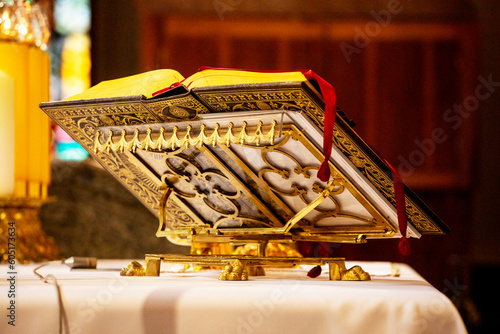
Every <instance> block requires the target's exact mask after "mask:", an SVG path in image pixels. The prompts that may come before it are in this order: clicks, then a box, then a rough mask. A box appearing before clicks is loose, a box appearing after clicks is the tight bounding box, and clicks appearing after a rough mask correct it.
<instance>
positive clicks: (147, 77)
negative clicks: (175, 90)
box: [66, 69, 184, 101]
mask: <svg viewBox="0 0 500 334" xmlns="http://www.w3.org/2000/svg"><path fill="white" fill-rule="evenodd" d="M183 79H184V77H183V76H182V75H181V74H180V73H179V72H177V71H174V70H166V69H165V70H155V71H150V72H146V73H141V74H137V75H132V76H129V77H125V78H120V79H115V80H108V81H102V82H100V83H99V84H97V85H95V86H93V87H92V88H90V89H87V90H86V91H84V92H82V93H80V94H76V95H74V96H72V97H70V98H67V99H66V101H68V100H81V99H98V98H106V97H120V96H132V95H144V96H145V97H147V98H149V97H151V96H152V95H153V93H154V92H157V91H159V90H160V89H163V88H165V87H169V86H170V85H172V84H173V83H176V82H180V81H182V80H183Z"/></svg>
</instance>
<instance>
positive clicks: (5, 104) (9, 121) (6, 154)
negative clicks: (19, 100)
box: [0, 70, 15, 197]
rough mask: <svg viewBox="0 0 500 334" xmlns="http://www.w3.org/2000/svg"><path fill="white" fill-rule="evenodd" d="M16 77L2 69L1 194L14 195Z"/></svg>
mask: <svg viewBox="0 0 500 334" xmlns="http://www.w3.org/2000/svg"><path fill="white" fill-rule="evenodd" d="M14 85H15V81H14V78H12V77H11V76H9V75H8V74H7V73H4V72H3V71H1V70H0V155H1V156H2V159H1V160H0V196H2V197H4V196H5V197H6V196H12V195H14V173H15V166H14V163H15V162H14V160H15V155H14V152H15V138H14V134H15V106H14V104H15V95H14Z"/></svg>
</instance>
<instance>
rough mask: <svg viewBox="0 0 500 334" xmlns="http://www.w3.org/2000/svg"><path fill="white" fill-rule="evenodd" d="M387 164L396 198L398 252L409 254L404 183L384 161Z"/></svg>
mask: <svg viewBox="0 0 500 334" xmlns="http://www.w3.org/2000/svg"><path fill="white" fill-rule="evenodd" d="M386 163H387V165H388V166H389V168H390V169H391V172H392V182H393V184H394V199H395V200H396V212H397V214H398V225H399V231H400V232H401V235H402V237H401V239H400V240H399V245H398V246H399V252H400V253H401V254H402V255H405V256H406V255H409V254H410V253H411V249H410V242H409V240H408V238H407V237H406V228H407V226H408V222H407V220H406V201H405V184H404V183H403V179H402V178H401V175H399V173H398V172H397V171H396V169H395V168H394V167H392V165H391V164H390V163H388V162H387V161H386Z"/></svg>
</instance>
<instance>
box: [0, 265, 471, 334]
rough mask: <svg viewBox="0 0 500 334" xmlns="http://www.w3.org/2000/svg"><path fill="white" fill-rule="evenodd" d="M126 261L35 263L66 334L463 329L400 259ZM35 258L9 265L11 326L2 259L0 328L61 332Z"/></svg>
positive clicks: (445, 302)
mask: <svg viewBox="0 0 500 334" xmlns="http://www.w3.org/2000/svg"><path fill="white" fill-rule="evenodd" d="M129 262H130V261H128V260H99V261H98V265H97V269H93V270H92V269H73V270H71V269H70V268H69V267H67V266H66V265H62V264H50V265H48V266H45V267H43V268H41V269H39V271H38V272H39V273H40V274H41V275H43V276H46V275H49V274H52V275H54V276H55V277H56V278H57V281H58V284H59V286H60V290H61V296H62V302H63V305H64V310H65V312H66V315H67V320H68V324H69V329H70V333H71V334H78V333H93V334H95V333H120V334H126V333H134V334H140V333H144V334H153V333H155V334H156V333H178V334H188V333H189V334H191V333H217V334H225V333H228V334H229V333H238V334H239V333H245V334H249V333H272V334H276V333H287V334H295V333H300V334H304V333H394V334H404V333H407V334H417V333H418V334H423V333H466V329H465V326H464V324H463V321H462V319H461V317H460V315H459V313H458V311H457V309H456V308H455V307H454V305H453V304H452V303H451V301H450V300H449V299H448V298H447V297H446V296H445V295H443V294H442V293H441V292H439V291H438V290H436V289H435V288H434V287H432V286H431V285H430V284H429V283H427V282H426V281H425V280H424V279H423V278H422V277H421V276H420V275H419V274H418V273H416V272H415V271H414V270H413V269H412V268H410V267H409V266H407V265H405V264H397V266H398V267H399V269H400V273H401V275H400V277H394V276H391V275H390V274H391V264H390V263H386V262H356V263H349V262H348V263H346V265H347V267H348V268H349V267H350V266H352V265H355V264H359V265H361V266H362V267H363V269H364V270H365V271H368V272H369V273H370V274H371V275H372V280H371V281H364V282H349V281H329V280H328V269H327V268H323V273H322V274H321V276H319V277H317V278H315V279H311V278H308V277H307V276H306V274H307V271H308V269H309V268H310V267H309V266H303V267H302V268H300V269H284V270H278V269H266V273H267V276H265V277H250V280H248V281H218V280H217V278H218V275H219V273H220V270H210V271H202V272H191V273H174V272H169V270H171V269H174V268H173V267H168V265H167V264H165V263H164V264H162V272H161V275H160V277H121V276H119V271H120V269H121V268H122V267H125V266H126V265H127V264H128V263H129ZM38 265H39V264H31V265H16V272H17V275H16V289H15V290H16V296H15V305H16V321H15V324H16V326H15V327H13V326H10V325H8V321H9V319H8V318H7V317H6V315H7V313H8V310H6V308H7V307H8V305H9V304H8V303H9V302H10V300H11V299H9V298H7V294H8V290H9V288H10V285H9V282H8V281H7V277H8V276H9V275H7V272H9V270H8V266H7V265H0V275H1V282H0V296H1V297H0V303H1V305H0V306H1V308H0V309H1V310H2V312H1V313H2V314H1V318H0V319H2V320H1V321H0V333H42V334H45V333H58V332H59V316H60V313H59V303H58V297H57V290H56V287H55V285H54V284H48V283H44V282H43V281H42V280H41V279H40V278H38V277H37V276H36V275H35V274H34V273H33V269H34V268H36V267H37V266H38Z"/></svg>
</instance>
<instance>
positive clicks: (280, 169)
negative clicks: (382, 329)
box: [41, 81, 448, 280]
mask: <svg viewBox="0 0 500 334" xmlns="http://www.w3.org/2000/svg"><path fill="white" fill-rule="evenodd" d="M41 107H42V109H43V110H44V111H45V112H46V113H47V114H48V115H49V116H50V117H51V118H52V119H53V120H54V121H55V122H57V123H58V124H59V125H60V126H61V127H62V128H64V129H65V130H66V131H67V132H68V133H69V134H70V135H71V136H72V137H73V138H74V139H75V140H77V141H78V142H79V143H80V144H81V145H82V146H83V147H84V148H86V149H87V150H88V151H89V152H90V153H91V154H92V155H93V156H94V158H95V159H96V160H97V161H99V162H100V164H101V165H102V166H103V167H104V168H105V169H107V170H108V171H109V172H110V173H111V174H112V175H114V176H115V177H116V178H117V179H118V180H119V181H121V182H122V183H123V185H124V186H125V187H126V188H127V189H128V190H130V191H131V192H132V193H133V194H134V195H136V197H137V198H138V199H139V200H140V201H141V202H142V203H143V204H144V205H145V206H146V207H148V208H149V209H150V210H151V211H152V212H153V213H155V214H156V215H158V217H159V228H158V231H157V234H156V235H157V236H158V237H166V238H168V239H169V240H170V241H172V242H174V243H176V244H184V245H189V244H191V243H232V244H235V245H239V244H245V243H257V244H258V245H259V252H258V254H257V256H239V255H168V254H148V255H146V261H145V265H144V268H143V269H141V268H138V271H136V272H135V274H142V275H151V276H155V275H159V272H160V264H161V262H162V261H164V262H176V263H190V264H198V265H202V266H226V268H225V270H224V271H223V273H222V274H221V279H245V278H246V277H248V273H249V272H250V274H251V271H252V270H257V269H255V268H260V267H266V266H280V267H293V266H295V265H299V264H314V265H322V264H329V271H330V279H333V280H338V279H343V278H344V279H347V278H349V277H351V279H367V278H369V276H366V275H365V274H363V272H362V271H359V269H354V270H351V271H350V272H348V271H346V268H345V264H344V259H343V258H301V257H267V256H266V254H265V251H264V250H265V247H266V245H267V243H268V242H280V243H291V242H295V241H325V242H349V243H364V242H366V241H367V239H371V238H393V237H400V236H401V235H400V233H399V229H398V223H397V213H396V209H395V199H394V187H393V182H392V178H391V172H390V169H389V167H388V166H387V165H386V163H385V162H384V160H382V159H381V158H380V157H379V156H378V155H377V154H376V153H375V152H374V151H373V150H372V149H371V148H370V147H369V146H368V145H366V144H365V143H364V142H363V140H361V138H360V137H359V136H358V135H357V134H356V133H355V132H354V131H353V130H352V128H351V126H350V121H349V120H348V119H346V118H345V116H344V114H343V113H342V112H341V111H340V110H337V119H336V124H335V128H334V138H333V140H334V148H333V152H332V157H331V159H330V162H329V163H330V170H331V174H332V178H331V180H330V181H329V182H327V183H326V182H322V181H320V180H319V179H318V178H317V176H316V174H317V171H318V168H319V165H320V163H321V162H322V161H323V158H324V156H323V154H322V139H323V121H324V112H323V109H324V102H323V99H322V96H321V94H320V93H318V91H317V90H316V89H315V87H314V86H313V85H312V84H311V83H310V82H308V81H303V82H278V83H264V84H243V85H227V86H217V87H204V88H203V87H202V88H193V89H191V90H187V89H185V88H184V87H182V86H180V87H177V88H174V89H171V90H169V91H167V94H160V95H157V96H155V97H153V98H145V97H144V96H126V97H118V98H116V97H110V98H99V99H85V100H74V101H62V102H50V103H42V105H41ZM405 196H406V214H407V218H408V232H407V233H408V236H410V237H416V238H419V237H420V236H421V235H422V234H442V233H446V232H447V230H448V228H447V227H446V225H444V224H443V223H442V222H441V221H440V220H439V218H437V217H436V216H435V215H434V214H433V213H432V212H431V211H430V210H429V209H428V208H427V207H426V206H425V205H424V204H423V203H422V202H421V201H420V200H419V199H418V198H417V197H416V196H415V195H414V193H413V192H411V191H410V190H409V189H408V188H406V189H405ZM252 268H253V269H252ZM132 271H133V270H132Z"/></svg>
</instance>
